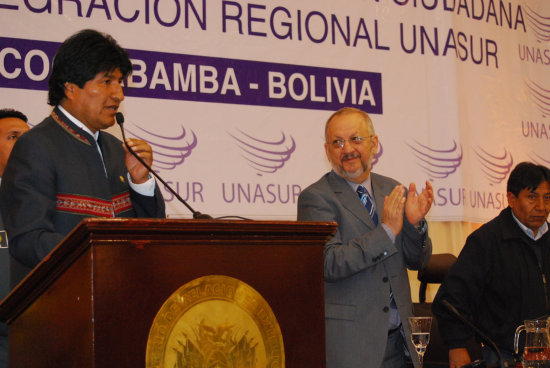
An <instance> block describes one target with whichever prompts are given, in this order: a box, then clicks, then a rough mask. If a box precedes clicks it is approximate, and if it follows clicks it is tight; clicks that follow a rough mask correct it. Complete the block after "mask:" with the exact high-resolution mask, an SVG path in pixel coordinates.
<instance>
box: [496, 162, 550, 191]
mask: <svg viewBox="0 0 550 368" xmlns="http://www.w3.org/2000/svg"><path fill="white" fill-rule="evenodd" d="M544 181H546V182H548V183H550V170H549V169H548V168H547V167H546V166H542V165H535V164H534V163H531V162H521V163H519V164H518V165H517V166H516V167H515V168H514V170H512V172H511V173H510V177H509V178H508V185H507V187H506V190H507V191H508V192H511V193H512V194H513V195H515V196H516V197H518V196H519V192H521V191H522V190H523V189H527V190H529V191H531V190H534V189H537V188H538V186H539V185H540V184H541V183H542V182H544Z"/></svg>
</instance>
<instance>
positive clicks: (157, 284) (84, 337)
mask: <svg viewBox="0 0 550 368" xmlns="http://www.w3.org/2000/svg"><path fill="white" fill-rule="evenodd" d="M336 226H337V225H336V224H335V223H322V222H291V221H221V220H212V221H210V220H165V219H87V220H84V221H82V222H81V223H80V224H79V226H78V227H77V228H75V229H74V230H73V231H72V232H71V233H70V234H69V235H68V236H67V237H66V238H65V240H64V241H63V242H62V243H60V244H59V245H58V246H57V247H56V248H55V249H54V250H53V251H52V252H51V253H50V254H49V256H48V257H47V258H46V259H44V260H43V261H42V262H41V263H40V264H39V265H38V266H37V267H36V268H35V269H34V270H33V271H32V272H31V273H30V274H29V275H28V276H27V277H26V278H25V279H24V280H23V281H22V282H21V283H20V284H19V285H18V286H17V287H16V288H15V289H14V290H12V292H11V293H10V294H9V295H8V297H7V298H6V299H4V300H3V301H2V302H1V303H0V320H4V321H6V322H7V323H8V327H9V341H10V367H11V368H19V367H25V368H34V367H59V368H61V367H80V368H86V367H90V368H96V367H102V368H106V367H145V366H146V350H147V349H148V348H149V346H150V345H148V339H149V334H150V331H151V327H152V325H153V323H154V321H155V320H156V316H157V314H158V312H159V310H161V309H162V308H163V305H165V302H166V301H167V300H168V299H169V298H170V296H171V295H173V294H174V293H175V292H176V291H177V290H178V289H180V288H181V287H182V285H186V284H188V283H189V282H193V280H197V279H200V278H204V277H210V276H212V275H217V276H222V277H226V278H228V279H231V280H239V281H240V282H243V283H245V284H246V285H248V286H249V287H250V288H252V289H253V290H255V291H257V293H258V294H259V295H261V297H262V298H263V299H264V300H265V301H266V302H267V304H268V305H269V306H270V308H271V310H272V312H273V314H274V316H275V318H276V320H277V322H278V325H279V327H280V333H281V335H282V341H283V344H284V353H283V354H284V361H283V364H282V365H280V366H286V367H289V368H306V367H311V368H322V367H324V366H325V334H324V326H325V325H324V291H323V245H324V244H325V242H326V241H327V240H328V239H329V238H330V237H331V236H332V235H333V234H334V233H335V231H336ZM274 365H276V364H274ZM162 368H164V367H162ZM170 368H172V367H170ZM174 368H178V366H177V365H174ZM262 368H263V367H262Z"/></svg>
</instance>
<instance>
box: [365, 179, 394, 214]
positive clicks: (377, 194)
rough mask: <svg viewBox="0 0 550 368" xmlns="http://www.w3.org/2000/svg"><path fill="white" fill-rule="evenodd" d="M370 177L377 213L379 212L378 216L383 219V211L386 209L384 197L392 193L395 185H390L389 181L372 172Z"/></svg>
mask: <svg viewBox="0 0 550 368" xmlns="http://www.w3.org/2000/svg"><path fill="white" fill-rule="evenodd" d="M370 177H371V179H370V180H371V184H372V191H373V193H372V195H373V196H374V202H375V203H376V213H377V214H378V218H379V219H382V212H383V211H384V198H385V197H386V196H387V195H389V194H390V193H391V191H392V189H393V187H392V186H390V185H388V183H387V181H384V180H383V179H382V177H381V176H380V175H378V174H375V173H373V172H371V174H370Z"/></svg>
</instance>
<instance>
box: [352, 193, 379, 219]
mask: <svg viewBox="0 0 550 368" xmlns="http://www.w3.org/2000/svg"><path fill="white" fill-rule="evenodd" d="M357 195H358V196H359V198H361V202H363V205H365V208H366V209H367V211H368V212H369V214H370V217H371V218H372V221H373V222H374V225H376V226H378V215H377V214H376V211H375V208H374V202H373V201H372V198H371V196H370V195H369V192H367V189H365V187H364V186H362V185H359V186H358V187H357Z"/></svg>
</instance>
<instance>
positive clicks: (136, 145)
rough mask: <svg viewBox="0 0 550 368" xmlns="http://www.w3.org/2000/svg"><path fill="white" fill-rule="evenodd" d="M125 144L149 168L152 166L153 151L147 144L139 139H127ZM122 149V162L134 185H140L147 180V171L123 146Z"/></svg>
mask: <svg viewBox="0 0 550 368" xmlns="http://www.w3.org/2000/svg"><path fill="white" fill-rule="evenodd" d="M126 143H128V145H129V146H130V147H131V148H132V150H133V151H134V152H135V153H136V154H137V155H138V156H139V157H140V158H141V159H142V160H143V161H144V162H145V163H146V164H147V165H149V166H151V165H152V164H153V149H152V148H151V146H150V145H149V143H147V142H145V141H144V140H141V139H135V138H128V139H126ZM122 146H123V147H124V152H125V156H124V162H125V163H126V169H127V170H128V173H130V177H131V178H132V182H133V183H134V184H142V183H145V182H146V181H147V180H149V169H147V168H146V167H145V166H143V165H142V164H141V162H139V161H138V159H137V158H135V157H134V155H132V153H130V151H128V148H127V147H126V145H125V144H122Z"/></svg>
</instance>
